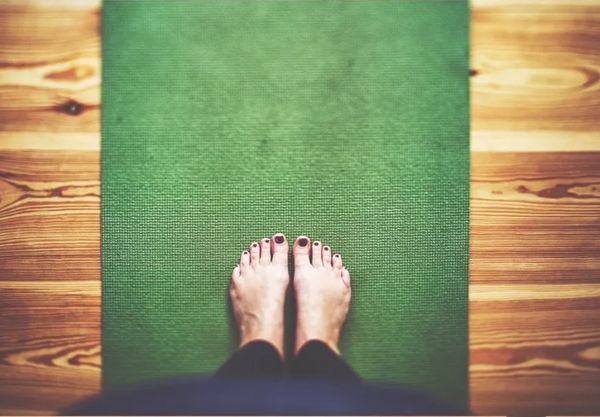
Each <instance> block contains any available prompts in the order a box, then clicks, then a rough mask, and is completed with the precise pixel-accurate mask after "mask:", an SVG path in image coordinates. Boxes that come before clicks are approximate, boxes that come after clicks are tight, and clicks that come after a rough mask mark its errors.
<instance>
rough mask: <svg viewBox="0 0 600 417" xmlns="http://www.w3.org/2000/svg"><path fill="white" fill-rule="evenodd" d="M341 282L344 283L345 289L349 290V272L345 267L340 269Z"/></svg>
mask: <svg viewBox="0 0 600 417" xmlns="http://www.w3.org/2000/svg"><path fill="white" fill-rule="evenodd" d="M342 281H344V284H345V285H346V287H348V288H350V272H348V270H347V269H346V268H345V267H344V268H342Z"/></svg>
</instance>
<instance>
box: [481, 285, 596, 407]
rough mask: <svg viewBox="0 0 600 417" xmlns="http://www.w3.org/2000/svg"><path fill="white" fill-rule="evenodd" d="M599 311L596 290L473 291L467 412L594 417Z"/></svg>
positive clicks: (494, 287) (483, 287)
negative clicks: (470, 408) (469, 397)
mask: <svg viewBox="0 0 600 417" xmlns="http://www.w3.org/2000/svg"><path fill="white" fill-rule="evenodd" d="M587 291H589V293H587V294H586V292H587ZM599 305H600V284H594V285H552V284H542V285H531V284H526V285H519V284H517V285H502V286H498V285H484V284H474V285H472V286H471V302H470V323H469V326H470V340H469V344H470V361H471V367H470V375H471V381H470V385H471V406H472V409H473V410H474V411H475V412H477V413H479V414H486V413H500V412H501V413H504V414H508V415H548V414H552V413H559V414H561V413H564V414H567V415H589V414H592V415H593V414H596V413H597V412H598V410H600V397H599V396H598V387H599V386H600V328H599V327H598V323H600V308H599Z"/></svg>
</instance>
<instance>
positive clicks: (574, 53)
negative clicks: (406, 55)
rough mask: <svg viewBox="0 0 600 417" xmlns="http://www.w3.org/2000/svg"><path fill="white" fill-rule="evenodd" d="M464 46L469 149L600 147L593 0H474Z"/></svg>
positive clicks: (599, 23) (599, 20)
mask: <svg viewBox="0 0 600 417" xmlns="http://www.w3.org/2000/svg"><path fill="white" fill-rule="evenodd" d="M471 45H472V48H471V68H472V71H471V72H472V77H471V100H472V107H471V114H472V119H471V128H472V147H473V149H474V150H477V151H491V150H498V151H506V152H510V151H513V150H517V151H535V150H541V151H572V150H580V151H588V150H589V151H600V135H599V134H598V132H599V131H600V118H599V117H598V109H599V108H600V82H599V80H600V3H598V2H597V1H595V2H594V1H591V2H590V1H574V2H569V1H560V2H559V1H531V0H527V1H520V2H515V1H497V0H493V1H488V0H479V1H476V2H475V4H474V7H473V9H472V25H471ZM572 142H575V143H572Z"/></svg>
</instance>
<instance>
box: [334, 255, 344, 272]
mask: <svg viewBox="0 0 600 417" xmlns="http://www.w3.org/2000/svg"><path fill="white" fill-rule="evenodd" d="M332 263H333V269H334V270H335V271H337V272H341V271H342V266H343V264H342V256H341V255H340V254H339V253H336V254H335V255H333V261H332Z"/></svg>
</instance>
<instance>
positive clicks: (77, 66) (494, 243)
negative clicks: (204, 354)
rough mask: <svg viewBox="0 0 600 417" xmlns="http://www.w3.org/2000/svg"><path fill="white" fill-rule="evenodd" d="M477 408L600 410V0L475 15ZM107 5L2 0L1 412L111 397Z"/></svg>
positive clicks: (510, 5) (487, 4) (543, 1)
mask: <svg viewBox="0 0 600 417" xmlns="http://www.w3.org/2000/svg"><path fill="white" fill-rule="evenodd" d="M472 10H473V11H472V28H471V33H472V48H471V49H472V65H471V67H472V71H471V80H472V151H473V153H472V176H471V178H472V180H471V182H472V188H471V189H472V200H471V201H472V204H471V236H472V239H471V277H470V279H471V286H470V300H471V301H470V307H471V310H470V346H471V368H470V369H471V404H472V409H473V411H474V412H475V413H479V414H513V415H514V414H538V415H542V414H560V413H568V414H572V415H573V414H600V395H599V394H600V82H599V80H600V0H598V1H595V0H576V1H573V0H561V1H554V0H475V1H474V2H473V8H472ZM99 19H100V2H99V0H46V1H44V0H37V1H36V0H0V297H1V298H0V413H3V414H40V413H54V412H56V411H57V410H58V409H60V408H61V407H64V406H66V405H68V404H70V403H71V402H73V401H75V400H78V399H80V398H82V397H85V396H87V395H90V394H94V393H96V392H98V390H99V388H100V370H101V365H100V244H99V230H100V229H99V203H100V195H99V171H100V165H99V149H100V135H99V112H100V110H99V108H100V94H99V91H100V34H99Z"/></svg>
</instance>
